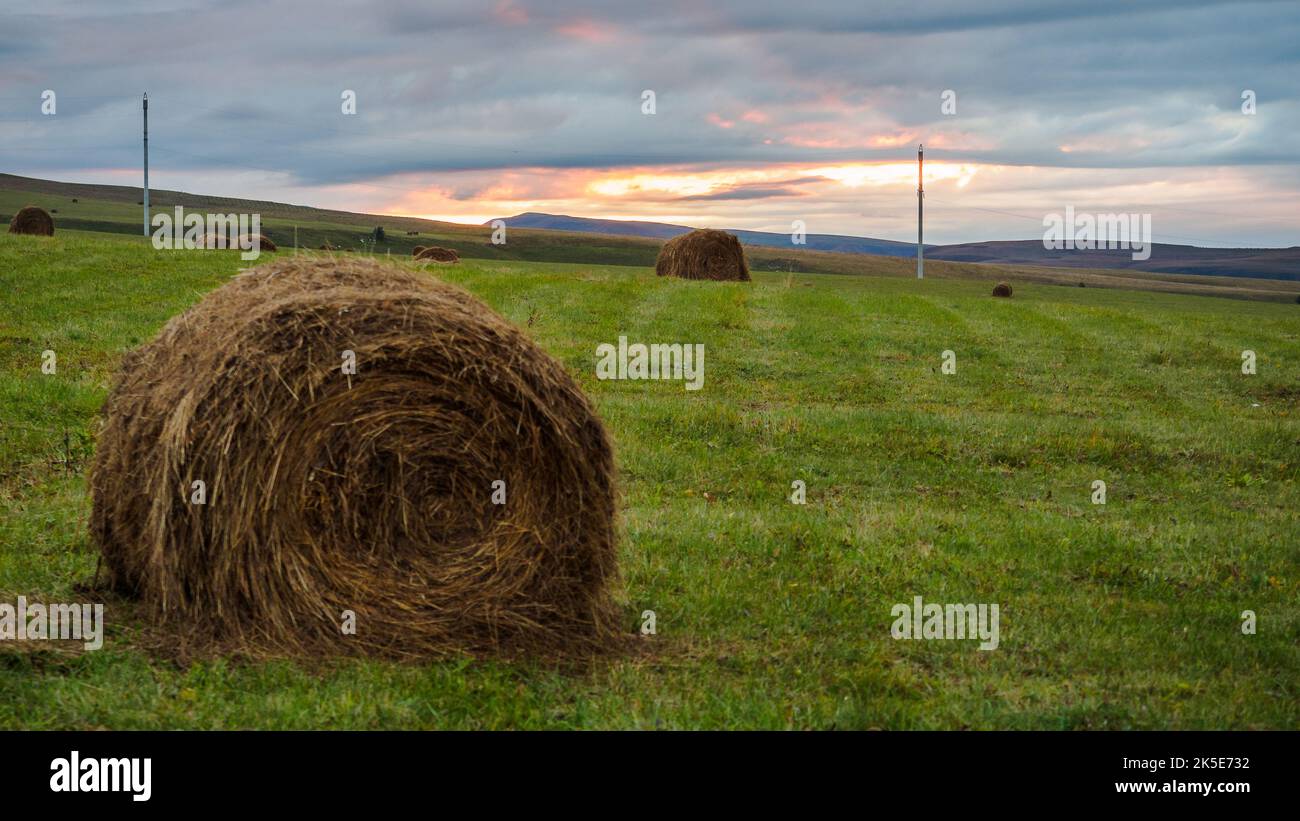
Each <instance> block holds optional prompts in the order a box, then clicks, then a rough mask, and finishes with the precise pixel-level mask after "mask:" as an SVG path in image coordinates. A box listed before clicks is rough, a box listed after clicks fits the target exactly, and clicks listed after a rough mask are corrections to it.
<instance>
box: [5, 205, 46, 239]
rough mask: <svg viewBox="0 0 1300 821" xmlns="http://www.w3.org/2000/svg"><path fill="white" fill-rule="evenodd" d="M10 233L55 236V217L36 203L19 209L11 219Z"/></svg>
mask: <svg viewBox="0 0 1300 821" xmlns="http://www.w3.org/2000/svg"><path fill="white" fill-rule="evenodd" d="M9 233H11V234H32V235H34V236H39V237H52V236H54V218H53V217H51V216H50V215H49V214H48V213H47V212H46V211H45V209H44V208H38V207H37V206H35V205H28V206H24V207H23V208H20V209H18V213H17V214H14V216H13V219H11V220H9Z"/></svg>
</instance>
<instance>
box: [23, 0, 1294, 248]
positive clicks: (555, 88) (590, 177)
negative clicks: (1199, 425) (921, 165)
mask: <svg viewBox="0 0 1300 821" xmlns="http://www.w3.org/2000/svg"><path fill="white" fill-rule="evenodd" d="M46 90H49V91H53V92H54V95H55V96H54V102H55V111H54V113H53V114H45V113H42V101H43V94H44V92H45V91H46ZM143 92H148V94H149V98H150V108H149V117H150V119H149V126H150V183H151V185H152V187H153V188H155V189H173V190H182V191H191V192H195V193H203V194H214V195H224V196H234V197H243V198H249V199H258V200H272V201H280V202H291V203H297V204H303V205H313V206H318V207H324V208H339V209H344V210H349V211H368V212H375V213H384V214H402V215H413V216H423V217H428V218H432V219H445V220H451V221H455V222H475V223H478V222H483V221H486V220H489V219H492V218H495V217H502V216H510V215H513V214H516V213H519V212H524V211H544V212H548V213H559V214H570V215H575V216H586V217H600V218H613V219H646V220H656V221H661V222H673V223H680V224H685V225H691V226H696V227H717V228H746V229H752V230H766V231H776V232H789V231H791V228H792V225H793V224H794V222H795V221H796V220H799V221H802V223H803V225H804V226H806V230H807V232H809V233H833V234H852V235H859V236H871V237H879V238H884V239H895V240H904V241H914V240H915V238H916V150H917V145H918V144H919V143H924V144H925V146H926V164H925V171H926V180H925V187H926V229H925V239H926V241H927V242H933V243H955V242H974V241H980V240H996V239H1032V238H1038V237H1041V236H1042V234H1043V219H1044V217H1045V216H1046V215H1047V214H1051V213H1061V212H1063V211H1064V209H1065V208H1066V207H1067V206H1072V207H1073V208H1074V209H1075V211H1076V212H1090V213H1149V214H1151V215H1152V227H1153V233H1154V235H1155V239H1156V241H1160V242H1175V243H1180V244H1194V245H1209V246H1227V245H1232V246H1251V247H1264V246H1292V245H1300V2H1296V1H1295V0H1284V1H1283V2H1259V3H1253V2H1244V3H1243V2H1208V1H1203V2H1195V1H1193V0H1145V1H1144V2H1140V3H1137V2H1131V0H1123V1H1122V2H1121V1H1119V0H1097V1H1096V2H1037V3H1020V2H1005V0H981V1H980V2H914V1H913V2H894V0H889V1H888V2H869V0H854V1H853V2H837V3H826V2H790V0H746V1H745V2H717V1H714V2H709V1H708V0H692V1H691V2H676V0H667V1H666V2H664V1H661V2H646V1H645V0H637V1H636V2H623V0H599V1H598V2H597V1H595V0H593V1H592V2H587V1H586V0H551V1H550V2H540V0H539V1H538V2H530V0H478V1H477V2H429V0H424V1H423V2H415V1H413V0H389V2H329V3H325V2H322V1H321V0H311V1H310V2H299V0H289V2H243V1H242V0H223V1H222V2H199V0H194V1H193V2H186V1H185V0H159V1H157V2H153V1H150V0H115V1H114V2H113V3H111V4H110V3H105V4H98V5H96V4H90V3H87V2H84V0H77V1H76V2H72V1H71V0H42V2H40V3H34V4H19V3H17V2H16V0H0V171H3V172H8V173H15V174H22V175H26V176H36V177H44V178H51V179H58V180H64V181H71V182H93V183H114V184H123V185H139V184H140V180H141V168H140V166H141V139H140V138H141V134H140V131H141V123H140V119H141V112H140V96H141V94H142V93H143ZM347 92H352V93H353V94H354V95H355V113H354V114H352V113H345V112H344V107H345V106H344V103H345V99H344V98H345V95H346V93H347ZM646 92H653V112H652V113H650V111H649V106H648V105H647V94H646ZM1248 92H1249V93H1248ZM1243 95H1246V96H1247V97H1248V98H1249V99H1243ZM1248 102H1253V106H1251V105H1247V103H1248Z"/></svg>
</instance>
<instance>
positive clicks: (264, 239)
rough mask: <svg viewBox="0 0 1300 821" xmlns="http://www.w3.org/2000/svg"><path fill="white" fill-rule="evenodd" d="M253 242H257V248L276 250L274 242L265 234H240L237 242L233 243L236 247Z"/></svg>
mask: <svg viewBox="0 0 1300 821" xmlns="http://www.w3.org/2000/svg"><path fill="white" fill-rule="evenodd" d="M254 242H256V243H258V248H259V249H260V250H262V251H275V250H278V249H277V248H276V247H275V243H274V242H271V238H270V237H268V236H267V235H266V234H241V235H240V237H239V242H238V243H236V244H235V247H236V248H245V247H249V246H251V245H252V243H254Z"/></svg>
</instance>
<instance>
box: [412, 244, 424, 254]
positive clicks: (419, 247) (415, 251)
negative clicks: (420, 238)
mask: <svg viewBox="0 0 1300 821" xmlns="http://www.w3.org/2000/svg"><path fill="white" fill-rule="evenodd" d="M423 250H424V246H423V245H417V246H415V247H414V248H412V249H411V256H413V257H419V256H420V252H421V251H423Z"/></svg>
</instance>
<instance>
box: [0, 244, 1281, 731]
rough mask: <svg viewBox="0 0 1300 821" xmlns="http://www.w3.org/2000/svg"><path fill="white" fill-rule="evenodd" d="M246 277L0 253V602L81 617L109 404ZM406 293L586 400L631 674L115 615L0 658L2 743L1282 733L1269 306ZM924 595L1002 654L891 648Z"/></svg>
mask: <svg viewBox="0 0 1300 821" xmlns="http://www.w3.org/2000/svg"><path fill="white" fill-rule="evenodd" d="M242 264H243V263H242V262H240V260H239V257H238V255H237V254H234V253H224V252H199V251H178V252H157V251H154V250H153V249H152V248H150V247H149V246H148V245H147V244H146V243H145V242H144V241H143V240H142V239H139V238H130V237H125V236H113V235H108V234H93V233H78V232H66V231H65V232H61V233H60V234H59V235H58V236H57V237H55V238H53V239H44V238H29V237H11V236H8V235H0V304H2V305H3V311H0V376H2V377H3V378H2V379H0V602H5V601H7V602H13V601H14V600H15V599H16V597H17V596H19V595H24V596H27V597H28V598H29V599H47V600H52V601H84V600H86V594H85V593H84V592H82V591H79V590H78V589H77V586H78V585H80V584H84V583H85V582H87V581H88V580H89V579H90V578H91V577H92V576H93V575H94V572H95V565H96V557H95V554H94V553H93V551H92V547H91V545H90V543H89V540H88V535H87V527H86V521H87V516H88V514H89V499H88V496H87V493H86V486H85V480H84V472H85V468H86V465H87V460H88V458H89V456H90V454H91V453H92V452H93V446H94V430H95V414H96V411H97V409H98V407H99V405H100V403H101V401H102V400H103V398H104V396H105V394H106V389H107V384H108V381H109V379H110V377H111V375H112V373H113V371H114V369H115V367H116V365H117V363H118V361H119V358H120V357H121V355H122V353H123V351H125V350H126V349H128V348H130V347H131V346H134V345H136V344H139V343H141V342H143V341H145V340H147V339H149V338H150V337H151V336H152V335H153V334H154V333H155V332H156V331H157V330H158V328H159V327H161V325H162V324H163V323H164V322H165V321H166V320H167V319H168V318H169V317H170V316H172V315H174V314H175V313H177V312H179V311H181V310H182V309H184V308H185V307H187V306H189V305H191V304H193V303H194V302H195V301H197V300H198V299H199V298H200V297H201V296H202V295H203V294H204V293H206V292H208V291H209V290H211V289H212V288H214V287H216V286H217V285H219V284H221V283H222V282H224V281H225V280H226V279H228V278H229V277H230V276H231V275H232V274H234V273H235V271H236V270H237V268H238V267H239V266H240V265H242ZM404 264H405V263H404ZM431 275H437V276H442V277H445V278H447V279H449V280H451V281H454V282H457V283H459V284H461V285H463V286H465V287H466V288H468V289H469V290H471V291H473V292H474V293H476V294H478V295H479V296H480V297H481V298H483V299H484V300H485V301H487V302H488V303H489V304H491V305H492V306H493V307H494V308H496V309H497V310H498V311H499V312H501V313H502V314H503V315H505V316H506V317H508V318H509V319H510V320H512V321H514V322H515V323H516V324H519V325H521V326H527V328H528V332H529V333H530V334H531V335H532V336H533V337H534V338H535V339H536V340H537V341H538V342H539V343H540V344H541V345H542V346H543V347H544V348H546V349H547V350H548V351H550V352H551V353H552V354H553V355H554V356H556V357H557V358H558V359H560V360H561V361H562V362H563V363H564V364H565V365H566V366H567V367H568V369H569V370H570V371H571V372H572V373H573V374H574V376H575V377H576V378H577V379H578V380H579V381H580V383H581V384H582V385H583V387H584V388H585V390H587V391H588V393H589V395H591V396H592V397H593V399H594V401H595V403H596V405H597V406H598V408H599V411H600V413H601V415H602V417H603V418H604V420H605V422H606V424H607V426H608V427H609V429H610V432H611V434H612V437H613V439H614V443H615V447H616V451H617V455H618V460H619V463H620V468H621V476H622V484H623V491H624V505H623V521H622V528H623V536H622V541H621V562H622V569H623V574H624V576H625V579H624V587H625V592H624V609H625V613H626V621H627V626H628V630H629V632H631V631H634V630H636V628H637V627H638V625H639V624H640V614H641V613H642V611H644V610H654V611H655V612H656V614H657V631H658V632H657V635H655V636H653V637H645V638H643V639H641V641H642V643H643V644H644V646H645V651H646V652H644V653H636V654H631V655H628V656H626V657H622V658H616V659H612V660H601V661H597V662H593V663H592V664H591V665H590V666H589V667H587V668H584V669H581V670H571V669H564V670H557V669H554V668H550V667H545V666H538V665H532V664H523V663H511V664H507V663H502V662H492V661H475V660H470V659H452V660H445V661H438V662H430V663H428V664H424V665H399V664H390V663H379V662H362V661H345V662H323V663H321V664H319V665H315V666H311V667H305V666H303V665H299V664H295V663H290V662H274V663H257V664H250V663H243V662H228V661H222V662H203V663H197V664H194V665H192V666H190V667H188V668H179V667H177V666H175V665H173V664H170V663H168V662H164V661H161V660H157V659H155V658H152V657H151V656H150V655H148V654H147V653H146V652H144V651H142V650H139V649H136V647H135V646H134V645H133V635H134V633H135V630H136V628H135V627H134V626H133V623H132V622H131V621H130V620H129V619H128V620H123V619H122V618H121V615H122V608H120V607H116V606H115V603H114V602H112V601H110V603H109V609H108V614H107V618H108V622H109V628H108V635H107V638H106V642H105V646H104V648H103V649H101V650H98V651H94V652H88V653H84V652H80V651H76V650H70V649H67V648H63V647H53V646H50V645H49V644H48V643H39V642H27V643H21V644H20V643H17V642H4V643H3V644H0V727H3V728H97V727H109V728H874V727H881V728H1297V727H1300V676H1298V675H1297V672H1298V671H1300V603H1298V600H1300V595H1298V594H1300V519H1298V518H1297V513H1296V511H1297V502H1300V487H1298V486H1297V476H1298V474H1300V419H1298V413H1300V406H1298V401H1300V309H1298V308H1297V306H1296V305H1286V304H1280V303H1268V302H1250V301H1241V300H1226V299H1214V298H1207V297H1197V296H1186V295H1180V294H1167V293H1138V292H1132V291H1123V290H1112V289H1101V288H1085V289H1080V288H1067V287H1057V286H1050V285H1042V284H1033V283H1024V282H1021V281H1018V280H1014V279H1013V280H1012V281H1013V284H1014V285H1015V288H1016V294H1015V297H1014V298H1013V299H1011V300H995V299H992V298H991V297H989V296H988V291H989V284H988V283H987V282H984V281H963V280H960V279H932V280H931V279H928V280H925V281H923V282H917V281H915V280H910V279H903V278H888V277H863V276H844V275H823V274H794V275H787V274H777V273H759V274H757V275H756V281H755V282H754V283H753V284H752V285H739V284H734V285H733V284H718V283H696V282H684V281H676V280H672V281H669V280H661V279H657V278H656V277H655V276H654V275H653V271H651V270H649V269H647V268H641V267H624V266H607V267H602V266H598V265H592V264H571V263H570V264H565V263H538V262H512V261H491V260H469V261H467V262H465V263H463V264H461V265H459V266H456V267H451V268H438V269H436V271H434V272H433V273H431ZM530 318H531V319H532V322H531V324H528V323H529V319H530ZM620 334H622V335H626V336H628V337H629V338H630V339H631V340H632V341H634V342H635V341H642V342H684V343H686V342H689V343H703V344H704V345H705V348H706V360H705V368H706V379H705V384H704V388H703V389H702V390H700V391H698V392H687V391H685V390H684V389H683V386H682V383H680V382H629V381H621V382H620V381H598V380H597V379H596V378H595V367H594V363H595V354H594V352H595V348H596V346H597V345H598V344H600V343H602V342H616V341H617V338H618V336H619V335H620ZM46 349H52V350H54V351H55V352H56V354H57V356H58V371H57V374H54V375H45V374H42V373H41V362H42V351H44V350H46ZM1246 349H1250V350H1253V351H1255V352H1256V354H1257V358H1258V359H1257V361H1258V374H1257V375H1254V376H1247V375H1243V374H1242V373H1241V352H1242V351H1243V350H1246ZM944 350H952V351H954V352H955V354H956V358H957V359H956V361H957V371H956V374H954V375H945V374H943V373H941V372H940V361H941V360H940V356H941V353H942V352H943V351H944ZM1096 479H1101V480H1103V481H1105V482H1106V483H1107V486H1108V500H1107V504H1105V505H1104V506H1103V505H1094V504H1092V503H1091V501H1090V496H1091V492H1092V491H1091V484H1092V482H1093V481H1094V480H1096ZM794 480H803V481H805V482H806V483H807V492H808V499H807V504H806V505H802V506H800V505H795V504H792V503H791V502H790V501H789V500H788V498H787V497H788V496H789V494H790V489H791V483H792V482H793V481H794ZM917 595H919V596H923V597H924V598H925V599H926V601H930V602H950V603H957V602H972V603H974V602H984V603H997V604H999V606H1000V610H1001V642H1000V646H999V647H998V649H997V650H994V651H991V652H982V651H980V650H979V649H977V646H976V642H971V641H896V640H894V639H892V638H891V636H890V625H891V623H892V621H893V619H892V617H891V615H890V610H891V608H892V607H893V605H894V604H896V603H903V602H911V600H912V598H913V597H914V596H917ZM1243 610H1253V611H1254V612H1255V613H1256V614H1257V617H1258V632H1257V633H1256V634H1255V635H1243V633H1242V630H1241V624H1242V621H1241V613H1242V611H1243ZM115 611H116V612H115ZM115 616H117V618H115Z"/></svg>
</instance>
